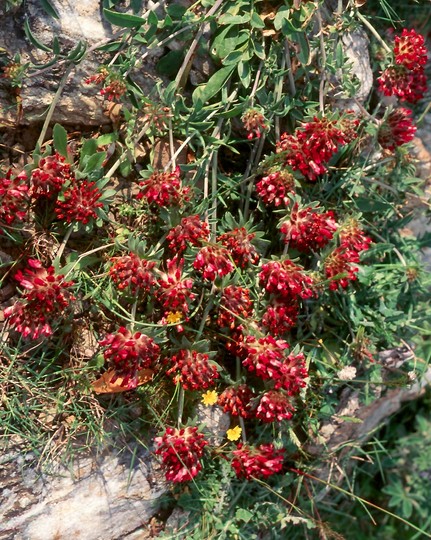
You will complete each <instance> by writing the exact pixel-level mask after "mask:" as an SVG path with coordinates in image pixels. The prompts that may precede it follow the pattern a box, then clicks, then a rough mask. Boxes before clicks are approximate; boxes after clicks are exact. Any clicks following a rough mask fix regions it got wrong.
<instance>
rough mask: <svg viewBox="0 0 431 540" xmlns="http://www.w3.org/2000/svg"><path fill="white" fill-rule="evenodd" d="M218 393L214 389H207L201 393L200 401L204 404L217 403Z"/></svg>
mask: <svg viewBox="0 0 431 540" xmlns="http://www.w3.org/2000/svg"><path fill="white" fill-rule="evenodd" d="M217 399H218V394H217V392H216V391H215V390H208V392H205V394H202V403H203V404H204V405H215V404H216V403H217Z"/></svg>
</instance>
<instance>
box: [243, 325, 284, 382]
mask: <svg viewBox="0 0 431 540" xmlns="http://www.w3.org/2000/svg"><path fill="white" fill-rule="evenodd" d="M244 347H245V349H246V351H247V356H246V357H245V358H244V360H243V362H242V363H243V365H244V366H245V367H246V368H247V369H248V370H249V371H253V372H255V373H256V375H257V376H258V377H260V378H261V379H264V380H266V379H271V380H276V379H279V378H280V377H281V375H282V366H283V363H284V360H285V356H284V351H285V350H286V349H288V348H289V345H288V343H286V342H285V341H284V340H282V339H278V340H276V339H275V338H274V337H273V336H270V335H268V336H265V337H262V338H256V337H254V336H247V338H246V340H245V343H244Z"/></svg>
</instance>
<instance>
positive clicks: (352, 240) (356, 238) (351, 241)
mask: <svg viewBox="0 0 431 540" xmlns="http://www.w3.org/2000/svg"><path fill="white" fill-rule="evenodd" d="M340 241H341V247H342V248H344V249H346V250H348V251H355V252H356V253H360V252H361V251H366V250H367V249H368V248H369V247H370V244H371V242H372V240H371V238H369V237H368V236H365V234H364V231H363V230H362V229H361V226H360V224H359V222H358V221H357V220H356V219H354V218H351V219H349V220H348V221H346V222H345V223H343V225H342V226H341V227H340ZM352 262H358V261H355V260H352Z"/></svg>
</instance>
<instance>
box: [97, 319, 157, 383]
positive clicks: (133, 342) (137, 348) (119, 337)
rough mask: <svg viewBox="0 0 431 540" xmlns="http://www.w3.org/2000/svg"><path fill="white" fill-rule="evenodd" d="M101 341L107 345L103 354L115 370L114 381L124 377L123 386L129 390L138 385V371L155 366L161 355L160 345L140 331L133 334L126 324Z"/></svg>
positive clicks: (104, 345) (103, 345)
mask: <svg viewBox="0 0 431 540" xmlns="http://www.w3.org/2000/svg"><path fill="white" fill-rule="evenodd" d="M99 343H100V345H101V346H102V347H106V349H105V351H104V353H103V356H104V358H105V360H107V361H108V362H109V363H110V364H111V365H112V367H113V368H114V370H115V374H116V377H114V379H113V380H112V382H114V381H115V380H116V378H117V377H122V378H123V381H122V386H123V387H125V388H127V389H129V390H131V389H133V388H136V386H137V385H138V371H139V370H140V369H143V368H149V367H153V365H154V364H155V363H156V361H157V360H158V358H159V355H160V347H159V346H158V345H157V343H155V342H154V340H153V339H152V338H150V337H149V336H147V335H145V334H141V333H140V332H135V333H134V334H133V333H132V332H131V331H130V330H129V329H127V328H125V327H124V326H121V327H120V328H119V329H118V331H117V332H115V333H114V334H108V335H107V336H106V337H105V338H104V339H102V340H101V341H99Z"/></svg>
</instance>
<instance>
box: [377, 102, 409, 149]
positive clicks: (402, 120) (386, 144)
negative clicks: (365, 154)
mask: <svg viewBox="0 0 431 540" xmlns="http://www.w3.org/2000/svg"><path fill="white" fill-rule="evenodd" d="M411 114H412V111H411V110H410V109H404V108H402V107H401V108H399V109H395V110H394V111H392V112H390V113H389V114H388V117H387V118H386V120H384V121H383V122H382V124H381V125H380V128H379V132H378V135H377V140H378V141H379V143H380V145H381V146H382V147H383V148H385V149H386V150H392V151H393V150H395V148H396V147H397V146H401V145H403V144H406V143H408V142H410V141H412V140H413V139H414V136H415V133H416V129H417V128H416V126H415V125H414V124H413V121H412V119H411V118H410V115H411Z"/></svg>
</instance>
